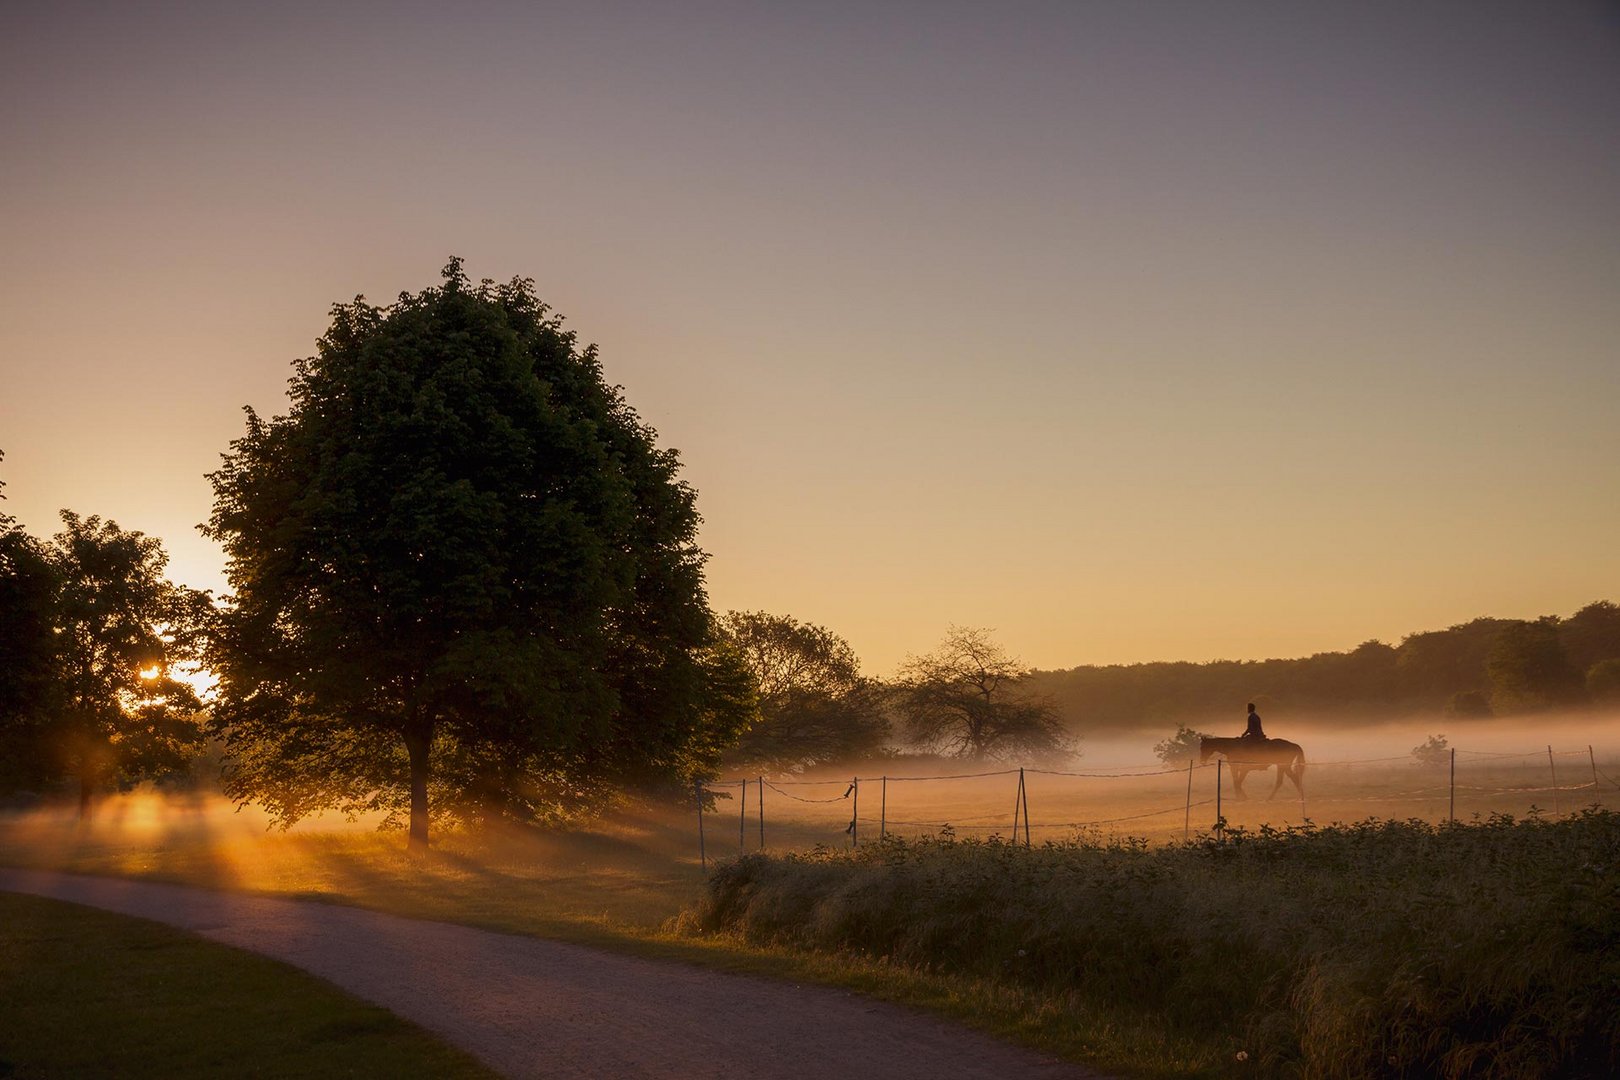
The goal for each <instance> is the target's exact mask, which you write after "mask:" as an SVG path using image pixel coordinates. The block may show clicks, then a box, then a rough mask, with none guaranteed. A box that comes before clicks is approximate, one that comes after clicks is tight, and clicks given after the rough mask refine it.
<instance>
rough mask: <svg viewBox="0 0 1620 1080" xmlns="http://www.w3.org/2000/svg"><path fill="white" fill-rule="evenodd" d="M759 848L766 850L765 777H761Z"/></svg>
mask: <svg viewBox="0 0 1620 1080" xmlns="http://www.w3.org/2000/svg"><path fill="white" fill-rule="evenodd" d="M759 850H761V851H764V850H765V778H764V777H763V776H762V777H760V778H759Z"/></svg>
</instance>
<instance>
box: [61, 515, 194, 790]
mask: <svg viewBox="0 0 1620 1080" xmlns="http://www.w3.org/2000/svg"><path fill="white" fill-rule="evenodd" d="M62 521H63V523H64V525H66V528H65V529H64V530H63V531H62V532H61V533H58V534H57V536H56V537H55V538H54V540H53V541H52V544H51V547H50V550H49V555H50V559H51V562H52V563H53V564H54V566H55V569H56V574H57V577H58V580H59V581H60V583H61V587H60V591H59V593H58V596H57V600H56V605H55V613H54V623H55V628H56V637H57V655H56V678H55V682H56V687H55V694H54V698H55V700H54V701H53V706H54V715H53V716H52V717H51V718H50V719H49V720H48V721H47V723H46V724H45V726H44V730H43V731H42V732H41V733H40V739H41V749H42V751H43V752H44V753H45V754H47V755H48V756H47V758H46V759H45V761H44V762H43V764H44V765H45V766H46V767H47V768H48V769H49V770H50V771H52V772H55V773H57V774H60V775H68V776H72V777H74V778H75V779H76V780H77V783H78V789H79V815H80V817H81V818H82V817H87V816H89V813H90V806H91V799H92V797H93V796H94V794H95V793H96V792H97V791H99V790H102V789H104V788H106V787H107V786H109V785H111V784H114V783H132V782H135V781H138V780H144V779H152V778H157V777H162V776H164V775H168V774H172V773H177V772H181V771H183V770H185V769H186V768H187V766H188V765H189V764H190V761H191V759H192V757H193V756H194V755H195V754H196V753H197V752H198V751H199V750H200V749H201V747H202V744H203V741H204V732H203V716H202V702H201V701H199V700H198V698H197V694H196V691H194V690H193V689H192V688H191V686H190V684H189V683H187V682H185V681H183V680H182V679H180V678H179V676H178V674H177V672H176V666H177V665H181V664H184V663H186V662H187V661H190V660H194V659H196V657H197V656H198V654H199V651H200V641H201V633H202V629H203V627H204V626H205V624H206V622H207V620H208V616H209V611H210V607H211V604H210V601H209V599H208V596H207V594H205V593H200V592H197V591H196V590H194V589H187V588H183V587H181V586H178V585H175V584H173V583H172V582H170V581H169V580H168V579H167V578H165V577H164V576H163V571H164V568H165V566H167V564H168V557H167V556H166V555H165V554H164V552H163V545H162V544H161V543H159V542H158V541H157V540H155V539H153V538H151V537H148V536H144V535H142V534H141V533H138V532H126V531H124V530H122V529H120V528H119V527H118V526H117V524H115V523H114V522H111V521H103V520H102V519H101V518H99V517H90V518H80V517H79V516H78V515H76V514H73V513H71V512H69V511H67V510H64V511H62Z"/></svg>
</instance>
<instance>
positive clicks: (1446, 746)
mask: <svg viewBox="0 0 1620 1080" xmlns="http://www.w3.org/2000/svg"><path fill="white" fill-rule="evenodd" d="M1412 760H1413V761H1415V762H1417V763H1418V764H1419V765H1423V766H1426V767H1428V768H1436V767H1438V766H1441V765H1446V764H1448V763H1450V761H1451V744H1450V743H1448V742H1447V741H1446V737H1445V736H1444V735H1430V736H1429V741H1428V742H1425V743H1424V744H1423V745H1422V746H1414V747H1412Z"/></svg>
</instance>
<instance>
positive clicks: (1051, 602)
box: [0, 3, 1620, 674]
mask: <svg viewBox="0 0 1620 1080" xmlns="http://www.w3.org/2000/svg"><path fill="white" fill-rule="evenodd" d="M376 15H377V13H376V12H370V11H368V10H367V7H366V5H355V6H353V7H352V8H348V7H346V8H345V9H344V10H342V11H333V10H328V9H326V8H323V7H319V6H314V5H310V6H303V5H297V4H295V5H291V6H289V7H287V8H286V9H284V10H278V11H277V12H275V13H270V12H264V11H258V12H255V11H252V10H248V9H243V10H229V9H223V10H222V9H211V8H203V7H197V8H191V7H187V6H185V5H180V6H175V7H172V8H164V9H163V10H162V11H157V12H134V11H128V10H125V9H123V8H121V7H118V6H110V5H108V6H96V5H91V6H86V7H77V8H68V7H63V8H51V9H48V10H47V9H30V10H19V9H13V10H11V11H9V12H8V13H7V14H5V15H4V16H3V24H0V83H3V86H4V91H5V97H6V100H7V101H8V103H9V105H8V108H7V109H6V110H5V111H4V112H3V113H0V147H3V148H4V153H0V177H3V180H0V228H3V229H4V235H5V236H6V238H7V248H8V251H9V253H10V256H11V257H10V258H9V259H8V260H6V263H5V265H4V266H0V450H4V452H5V460H4V461H3V462H0V480H4V481H5V482H6V485H7V486H6V488H5V492H4V494H5V495H6V502H4V503H3V504H0V509H3V510H4V511H5V512H7V513H11V514H14V515H16V516H17V517H18V518H19V519H20V520H21V521H22V522H23V524H24V525H25V526H26V527H28V528H29V529H30V530H31V531H33V532H35V533H36V534H49V533H51V532H54V531H55V528H56V525H57V522H56V519H55V513H56V511H57V509H59V508H62V507H67V508H71V509H73V510H74V511H76V512H78V513H81V514H101V515H103V516H106V517H111V518H114V519H116V520H117V521H118V522H119V523H120V524H122V525H123V526H125V527H127V528H137V529H141V530H143V531H145V532H148V533H150V534H152V535H155V536H159V537H161V538H162V539H163V541H164V543H165V545H166V547H167V549H168V551H169V552H170V555H171V558H172V571H173V574H174V576H175V577H176V579H177V580H181V581H184V582H185V583H187V584H192V585H196V586H199V587H207V588H212V589H215V590H216V591H219V590H222V589H223V586H224V582H223V578H222V575H221V557H220V554H219V552H218V550H217V549H216V548H215V547H214V546H213V545H212V544H211V543H209V542H208V541H206V540H204V539H203V538H202V537H201V536H199V535H198V534H197V533H196V531H195V525H196V524H197V523H198V522H200V521H202V520H204V519H205V518H206V517H207V516H208V512H209V502H210V491H209V487H208V484H207V482H206V480H205V479H204V474H205V473H206V472H207V471H208V470H209V469H211V468H213V467H214V466H215V465H216V463H217V461H218V455H219V454H220V453H221V452H223V451H224V450H225V449H226V447H227V445H228V443H229V441H230V439H232V438H233V437H235V436H236V435H238V434H239V433H240V432H241V430H242V417H241V412H240V409H241V407H242V406H243V405H252V406H253V407H254V408H256V409H258V410H260V411H261V412H265V413H272V412H281V411H284V409H285V397H284V390H285V382H286V379H287V377H288V375H289V374H290V363H291V361H292V360H293V359H295V358H296V357H300V356H304V355H307V354H309V353H310V352H311V351H312V349H313V341H314V339H315V338H316V337H317V336H318V335H319V334H320V333H321V332H322V331H323V330H324V329H325V327H326V316H325V313H326V311H327V309H328V307H329V306H330V304H332V303H333V302H334V301H340V300H344V299H347V298H349V297H351V296H353V295H354V294H356V293H365V294H367V295H368V296H370V297H372V298H373V299H376V300H381V299H383V298H386V297H389V296H391V295H393V294H395V293H397V292H399V291H401V290H417V289H420V288H423V287H425V286H427V285H431V284H433V283H435V282H436V281H437V280H438V270H439V268H440V267H441V266H442V265H443V264H444V262H445V261H446V259H447V258H448V256H450V255H451V254H456V255H460V256H463V257H464V258H465V259H466V260H467V269H468V272H469V273H470V274H471V275H473V276H474V277H484V276H488V277H494V278H506V277H510V276H513V275H523V276H529V277H533V278H534V279H535V280H536V282H537V287H538V291H539V292H540V294H541V295H542V296H543V297H544V298H546V299H547V301H548V302H550V303H551V304H553V305H554V306H555V307H556V309H557V310H558V311H560V312H562V313H563V314H564V315H566V316H567V317H568V319H569V324H570V325H571V326H572V327H573V328H574V329H576V330H577V331H578V332H579V334H580V337H581V338H582V339H583V340H585V341H594V342H597V343H598V344H599V345H600V346H601V352H602V359H603V362H604V365H605V367H606V370H607V374H608V376H609V378H610V380H612V381H615V382H619V383H622V384H623V385H624V387H625V389H626V396H627V397H628V399H629V400H630V402H631V403H632V404H633V405H634V406H635V407H636V408H637V409H638V411H640V412H641V414H642V415H643V416H644V418H646V419H647V420H648V421H649V422H650V423H651V424H653V425H654V426H655V427H656V428H657V429H658V430H659V432H660V434H661V437H662V439H663V440H664V441H665V443H666V444H667V445H671V446H674V447H677V448H679V450H680V451H681V453H682V456H683V459H684V461H685V462H686V479H688V480H689V481H690V482H691V483H692V484H693V485H694V486H695V487H696V488H697V489H698V492H699V499H698V504H699V508H700V510H701V511H702V513H703V515H704V519H705V524H704V530H703V535H702V542H703V545H704V547H705V549H706V550H707V551H708V552H710V554H711V556H712V558H711V562H710V566H709V587H710V594H711V600H712V602H713V604H714V605H715V607H716V608H718V609H727V608H746V609H763V610H767V611H772V612H777V613H782V614H790V615H793V616H795V617H798V618H800V619H804V620H808V621H813V622H817V623H820V624H823V625H825V626H827V627H828V628H830V629H832V630H833V631H835V632H837V633H839V634H841V635H843V636H845V637H846V638H848V639H849V640H850V642H851V643H852V644H853V645H854V646H855V648H856V650H857V652H858V653H859V654H860V656H861V657H862V659H863V661H864V663H865V665H866V667H867V669H868V670H869V671H870V672H872V673H874V674H888V673H890V672H892V671H893V669H894V667H895V666H896V665H897V664H898V663H899V661H900V660H901V659H902V658H903V656H904V655H905V654H906V653H911V652H922V651H926V650H928V649H930V648H931V647H933V646H934V645H935V644H936V643H937V642H938V640H939V638H940V636H941V635H942V633H943V632H944V630H945V628H946V626H947V625H948V624H951V623H957V624H963V625H973V626H986V627H992V628H994V629H995V630H996V633H997V637H998V639H999V640H1001V641H1002V642H1003V643H1004V644H1005V645H1007V646H1008V648H1009V649H1011V650H1012V651H1013V652H1015V653H1016V654H1018V655H1019V656H1021V657H1022V658H1023V660H1024V661H1025V662H1027V663H1029V664H1032V665H1036V666H1040V667H1043V668H1059V667H1070V666H1074V665H1077V664H1087V663H1116V662H1131V661H1140V660H1155V659H1190V660H1206V659H1214V658H1228V659H1249V658H1256V659H1257V658H1264V657H1269V656H1297V655H1306V654H1309V653H1312V652H1316V651H1322V650H1329V649H1346V648H1351V647H1353V646H1354V645H1355V644H1357V643H1358V642H1360V641H1362V640H1365V639H1367V638H1372V637H1377V638H1381V639H1383V640H1386V641H1391V642H1394V641H1398V640H1399V638H1400V637H1401V636H1402V635H1404V634H1407V633H1410V632H1414V631H1418V630H1425V629H1438V628H1442V627H1444V626H1447V625H1450V624H1452V623H1456V622H1460V621H1464V620H1467V619H1470V618H1473V617H1476V616H1480V615H1495V616H1502V617H1534V616H1537V615H1542V614H1549V613H1555V614H1561V615H1568V614H1570V613H1571V612H1573V611H1574V610H1576V609H1577V608H1579V607H1580V606H1582V605H1584V604H1586V603H1589V602H1591V601H1593V600H1596V599H1602V598H1607V599H1611V600H1620V544H1617V543H1616V540H1617V538H1620V498H1616V497H1615V492H1617V491H1620V424H1617V423H1616V422H1615V414H1616V406H1617V405H1620V305H1617V304H1615V302H1614V295H1615V291H1616V290H1615V287H1616V285H1617V283H1620V198H1617V196H1620V21H1617V19H1616V18H1615V17H1614V16H1613V14H1612V13H1611V12H1608V11H1606V10H1605V9H1603V8H1602V7H1601V6H1599V5H1582V4H1574V3H1571V4H1552V5H1544V6H1543V5H1537V6H1535V7H1534V9H1527V8H1523V7H1521V6H1517V5H1511V4H1500V5H1498V4H1490V3H1487V4H1460V3H1459V4H1449V3H1436V4H1433V5H1423V6H1422V8H1421V9H1416V8H1413V7H1411V6H1410V5H1403V4H1387V5H1386V4H1370V5H1344V6H1343V7H1338V6H1332V5H1312V6H1311V8H1310V10H1302V9H1296V8H1293V7H1291V6H1273V5H1233V6H1231V7H1223V8H1221V9H1220V10H1218V11H1217V10H1215V9H1212V8H1211V7H1210V6H1208V5H1200V4H1175V3H1169V4H1142V5H1119V6H1111V5H1110V6H1103V5H1097V6H1091V7H1084V6H1077V5H1053V4H1041V3H1031V4H1028V5H1024V6H1018V7H1014V8H1009V9H1007V11H1005V12H1001V13H999V14H998V13H994V12H991V11H989V10H988V9H982V8H979V7H975V6H970V5H954V4H929V5H912V4H904V3H897V4H895V5H892V6H883V7H881V8H873V7H872V6H869V5H842V4H830V5H825V6H821V7H818V8H817V9H815V10H810V9H799V10H795V9H783V8H777V7H771V6H766V7H758V8H750V7H746V6H740V5H729V4H717V5H699V6H697V7H695V8H693V9H691V10H690V11H687V12H683V13H681V14H676V13H673V12H670V11H668V10H665V9H664V8H662V7H661V6H653V5H607V6H603V5H591V6H574V5H559V6H557V7H555V8H550V9H547V10H545V11H538V10H531V9H527V8H525V7H520V6H509V5H503V4H475V5H471V6H469V7H468V8H467V9H466V10H465V11H463V12H459V13H451V12H444V11H433V10H429V9H425V8H424V9H414V8H413V9H409V10H402V11H397V12H394V13H393V14H392V15H391V16H390V17H389V18H387V19H380V18H377V17H376Z"/></svg>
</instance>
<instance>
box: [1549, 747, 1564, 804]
mask: <svg viewBox="0 0 1620 1080" xmlns="http://www.w3.org/2000/svg"><path fill="white" fill-rule="evenodd" d="M1547 768H1549V769H1551V770H1552V780H1553V817H1562V816H1563V812H1562V811H1561V810H1559V808H1558V766H1557V765H1555V764H1553V755H1552V743H1548V744H1547Z"/></svg>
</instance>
